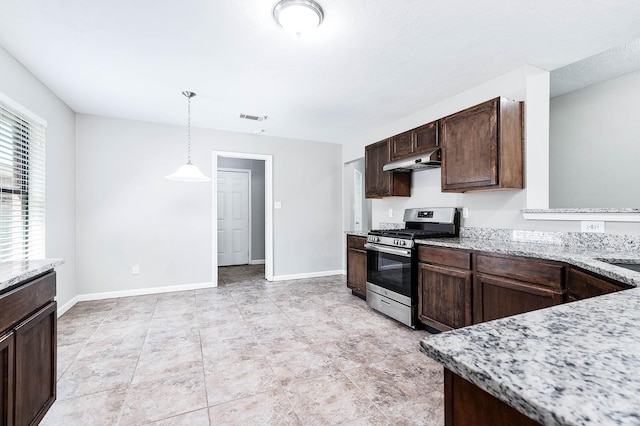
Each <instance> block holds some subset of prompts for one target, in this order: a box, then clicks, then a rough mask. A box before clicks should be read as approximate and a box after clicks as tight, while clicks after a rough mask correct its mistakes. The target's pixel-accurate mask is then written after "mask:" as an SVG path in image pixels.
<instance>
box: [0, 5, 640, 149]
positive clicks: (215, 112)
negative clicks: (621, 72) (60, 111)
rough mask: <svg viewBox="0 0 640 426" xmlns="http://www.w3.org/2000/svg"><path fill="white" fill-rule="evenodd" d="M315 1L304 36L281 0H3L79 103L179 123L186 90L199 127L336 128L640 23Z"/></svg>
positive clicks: (503, 9) (40, 64) (20, 44)
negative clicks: (278, 18) (320, 12)
mask: <svg viewBox="0 0 640 426" xmlns="http://www.w3.org/2000/svg"><path fill="white" fill-rule="evenodd" d="M318 1H319V2H320V4H321V5H322V7H323V9H324V12H325V20H324V22H323V24H322V25H321V26H320V27H319V28H318V29H317V31H316V32H315V33H313V34H310V35H308V36H303V38H302V39H296V38H295V37H293V36H291V35H290V34H288V33H286V32H285V31H283V30H282V29H281V28H280V27H279V26H278V25H277V24H276V23H275V22H274V20H273V18H272V9H273V6H274V5H275V3H276V1H275V0H270V1H265V0H180V1H176V0H108V1H107V0H64V1H63V0H58V1H52V0H28V1H26V0H0V45H1V46H3V47H4V48H5V49H6V50H7V51H8V52H9V53H10V54H11V55H13V56H14V57H15V58H16V59H17V60H18V61H20V62H21V63H22V64H23V65H24V66H25V67H27V68H28V69H29V70H30V71H31V72H32V73H33V74H34V75H35V76H36V77H38V78H39V79H40V80H41V81H42V82H43V83H44V84H45V85H47V86H48V87H49V88H50V89H51V90H53V92H55V93H56V95H58V96H59V97H60V98H61V99H62V100H63V101H64V102H66V103H67V104H68V105H69V106H70V107H71V108H72V109H73V110H74V111H76V112H78V113H83V114H96V115H103V116H111V117H122V118H128V119H135V120H145V121H152V122H161V123H172V124H180V125H184V124H185V122H186V99H185V98H184V97H183V96H182V95H181V94H180V93H181V92H182V91H183V90H191V91H194V92H196V93H197V94H198V96H197V97H196V98H194V99H193V100H192V123H193V125H194V126H197V127H206V128H215V129H225V130H232V131H239V132H253V131H254V130H258V129H261V128H263V129H265V130H266V134H268V135H272V136H282V137H289V138H297V139H308V140H319V141H327V142H336V143H341V142H343V141H345V140H348V139H351V138H354V137H357V135H358V133H359V132H360V131H361V130H362V129H365V128H371V127H375V126H378V125H382V124H385V123H389V122H391V121H394V120H396V119H399V118H402V117H404V116H407V115H409V114H411V113H414V112H416V111H418V110H420V109H422V108H426V107H428V106H430V105H432V104H434V103H436V102H438V101H440V100H442V99H444V98H447V97H449V96H452V95H454V94H456V93H459V92H461V91H463V90H465V89H468V88H470V87H473V86H475V85H477V84H479V83H481V82H483V81H486V80H488V79H491V78H493V77H495V76H497V75H500V74H502V73H504V72H507V71H509V70H512V69H514V68H516V67H518V66H520V65H522V64H525V63H528V64H532V65H536V66H539V67H541V68H544V69H548V70H553V69H556V68H559V67H562V66H564V65H567V64H569V63H572V62H574V61H577V60H580V59H583V58H585V57H588V56H591V55H593V54H596V53H599V52H602V51H604V50H607V49H610V48H612V47H614V46H618V45H621V44H624V43H627V42H629V41H631V40H633V39H637V38H640V1H637V0H626V1H623V0H538V1H531V0H485V1H477V0H431V1H425V0H318ZM0 78H1V74H0ZM241 112H242V113H247V114H251V115H268V116H269V119H268V120H266V121H264V122H263V123H256V122H250V121H246V120H241V119H240V118H238V116H239V114H240V113H241Z"/></svg>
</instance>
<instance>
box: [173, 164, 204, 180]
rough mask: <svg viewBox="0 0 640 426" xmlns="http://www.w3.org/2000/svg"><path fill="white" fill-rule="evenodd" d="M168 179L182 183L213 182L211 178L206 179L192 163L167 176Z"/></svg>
mask: <svg viewBox="0 0 640 426" xmlns="http://www.w3.org/2000/svg"><path fill="white" fill-rule="evenodd" d="M167 179H169V180H179V181H182V182H209V181H210V180H211V178H208V177H206V176H205V175H204V174H203V173H202V172H201V171H200V169H199V168H198V167H197V166H194V165H193V164H191V163H187V164H183V165H182V166H180V167H178V170H176V171H175V172H173V173H172V174H170V175H169V176H167Z"/></svg>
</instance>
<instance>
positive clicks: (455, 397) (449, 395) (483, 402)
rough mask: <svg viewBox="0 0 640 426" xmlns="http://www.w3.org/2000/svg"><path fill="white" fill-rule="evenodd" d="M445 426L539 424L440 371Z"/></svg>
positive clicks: (452, 375) (460, 379)
mask: <svg viewBox="0 0 640 426" xmlns="http://www.w3.org/2000/svg"><path fill="white" fill-rule="evenodd" d="M444 424H445V426H515V425H517V426H534V425H539V424H540V423H538V422H536V421H535V420H532V419H530V418H529V417H527V416H525V415H524V414H522V413H520V412H519V411H518V410H516V409H515V408H512V407H510V406H509V405H507V404H506V403H504V402H502V401H501V400H499V399H498V398H496V397H495V396H493V395H490V394H488V393H487V392H485V391H483V390H482V389H480V388H479V387H477V386H476V385H474V384H473V383H471V382H468V381H467V380H465V379H463V378H462V377H460V376H458V375H457V374H454V373H452V372H451V371H450V370H447V369H445V370H444Z"/></svg>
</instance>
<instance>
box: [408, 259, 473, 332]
mask: <svg viewBox="0 0 640 426" xmlns="http://www.w3.org/2000/svg"><path fill="white" fill-rule="evenodd" d="M418 267H419V269H418V318H419V319H420V321H421V322H422V323H423V324H425V325H428V326H431V327H433V328H435V329H437V330H440V331H447V330H451V329H453V328H459V327H464V326H466V325H470V324H471V323H472V317H471V306H472V301H471V271H464V270H460V269H452V268H444V267H441V266H435V265H429V264H425V263H419V264H418Z"/></svg>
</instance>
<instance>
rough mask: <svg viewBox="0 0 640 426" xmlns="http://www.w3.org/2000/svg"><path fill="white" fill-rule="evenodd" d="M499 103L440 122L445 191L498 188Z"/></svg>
mask: <svg viewBox="0 0 640 426" xmlns="http://www.w3.org/2000/svg"><path fill="white" fill-rule="evenodd" d="M497 105H498V102H497V100H495V99H494V100H492V101H489V102H485V103H483V104H480V105H478V106H475V107H473V108H469V109H466V110H464V111H461V112H459V113H457V114H453V115H450V116H448V117H445V118H443V119H442V120H441V135H440V136H441V137H440V143H441V147H442V151H443V152H442V171H441V173H442V190H443V191H447V190H448V191H461V190H466V189H473V188H481V187H490V186H495V185H497V184H498V133H497V131H498V127H497V121H498V120H497Z"/></svg>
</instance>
